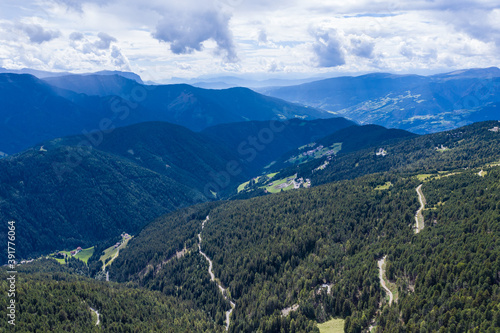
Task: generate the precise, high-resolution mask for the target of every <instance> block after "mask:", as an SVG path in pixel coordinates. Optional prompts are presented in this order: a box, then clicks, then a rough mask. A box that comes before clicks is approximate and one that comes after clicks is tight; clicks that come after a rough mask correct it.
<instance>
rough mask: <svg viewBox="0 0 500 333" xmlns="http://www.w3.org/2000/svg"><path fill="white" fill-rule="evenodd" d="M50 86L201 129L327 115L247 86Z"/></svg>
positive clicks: (71, 82)
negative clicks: (116, 99) (115, 100)
mask: <svg viewBox="0 0 500 333" xmlns="http://www.w3.org/2000/svg"><path fill="white" fill-rule="evenodd" d="M46 81H47V82H48V83H50V84H51V85H54V86H56V87H59V88H64V89H69V90H72V91H75V92H77V93H84V94H87V95H99V96H108V95H116V96H120V97H121V98H124V99H126V100H129V101H130V102H131V104H132V105H137V104H138V105H140V106H142V107H144V108H145V109H147V110H148V112H149V115H150V118H151V120H162V121H168V122H171V123H175V124H179V125H183V126H186V127H188V128H190V129H192V130H196V131H198V130H202V129H204V128H206V127H209V126H213V125H216V124H221V123H231V122H238V121H249V120H260V121H262V120H271V119H290V118H294V117H299V118H303V119H315V118H326V117H330V116H331V115H330V114H328V113H326V112H324V111H321V110H318V109H315V108H307V107H303V106H300V105H295V104H292V103H288V102H285V101H282V100H279V99H276V98H270V97H267V96H263V95H260V94H258V93H256V92H254V91H252V90H250V89H248V88H230V89H223V90H208V89H201V88H196V87H193V86H189V85H186V84H174V85H149V86H147V85H140V84H137V82H135V81H132V80H128V79H125V78H123V77H120V76H116V75H114V76H86V77H79V76H78V77H75V76H65V77H60V78H51V79H47V80H46Z"/></svg>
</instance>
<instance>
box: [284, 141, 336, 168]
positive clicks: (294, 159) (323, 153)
mask: <svg viewBox="0 0 500 333" xmlns="http://www.w3.org/2000/svg"><path fill="white" fill-rule="evenodd" d="M302 147H307V146H302ZM302 147H301V148H302ZM309 147H310V148H312V147H311V146H309ZM299 149H300V148H299ZM330 150H333V155H337V154H338V152H339V151H341V150H342V142H337V143H334V144H333V145H331V146H329V147H323V148H322V149H320V150H317V151H315V152H314V154H313V155H306V156H304V155H302V154H299V155H297V156H293V157H291V158H289V159H288V160H287V162H288V163H292V164H302V163H305V162H308V161H310V160H312V159H317V158H321V157H323V156H326V153H327V152H328V151H330Z"/></svg>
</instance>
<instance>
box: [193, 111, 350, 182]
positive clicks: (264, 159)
mask: <svg viewBox="0 0 500 333" xmlns="http://www.w3.org/2000/svg"><path fill="white" fill-rule="evenodd" d="M352 125H354V123H353V122H352V121H349V120H347V119H344V118H330V119H317V120H310V121H307V120H300V119H291V120H286V121H276V120H272V121H247V122H240V123H232V124H222V125H216V126H213V127H209V128H206V129H204V130H203V131H202V132H201V134H203V135H205V136H207V137H208V138H210V139H211V140H213V141H214V142H217V143H219V144H221V145H222V146H224V147H226V148H227V149H228V150H230V151H233V152H237V153H238V157H239V158H240V159H242V160H243V163H244V164H245V165H248V167H249V168H250V169H251V170H252V171H253V172H252V173H253V175H256V174H259V173H260V172H261V171H262V170H261V169H262V168H264V167H266V166H268V165H269V164H270V163H273V162H274V161H275V160H276V157H277V156H280V155H282V154H284V153H285V152H287V151H289V150H291V149H294V148H297V147H300V146H302V145H304V144H306V143H309V142H312V141H314V140H317V139H319V138H321V137H323V136H326V135H328V134H332V133H334V132H336V131H339V130H342V129H343V128H346V127H349V126H352Z"/></svg>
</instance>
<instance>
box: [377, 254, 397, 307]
mask: <svg viewBox="0 0 500 333" xmlns="http://www.w3.org/2000/svg"><path fill="white" fill-rule="evenodd" d="M385 257H386V256H384V257H383V258H382V259H380V260H379V261H377V263H378V277H379V279H380V285H381V286H382V288H384V290H385V292H386V293H387V295H389V305H391V304H392V301H393V299H394V295H393V294H392V291H390V290H389V288H387V285H386V284H385V280H384V275H385V271H384V268H383V266H384V264H385Z"/></svg>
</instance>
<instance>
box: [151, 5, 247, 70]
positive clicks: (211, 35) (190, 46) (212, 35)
mask: <svg viewBox="0 0 500 333" xmlns="http://www.w3.org/2000/svg"><path fill="white" fill-rule="evenodd" d="M230 18H231V16H230V15H229V14H227V13H224V12H222V11H220V10H219V11H218V10H216V9H192V10H191V11H187V10H186V11H182V10H179V9H178V10H172V11H167V12H165V13H163V18H162V19H161V20H160V21H159V22H158V24H157V26H156V31H155V32H153V34H152V36H153V37H154V38H156V39H157V40H159V41H162V42H166V43H170V50H171V51H172V52H173V53H175V54H189V53H193V52H194V51H201V50H202V49H203V42H204V41H207V40H213V41H215V42H216V43H217V48H218V53H219V54H221V55H223V57H224V58H225V60H226V61H228V62H236V61H237V60H238V58H237V55H236V50H235V45H234V42H233V35H232V33H231V31H230V30H229V20H230Z"/></svg>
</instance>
